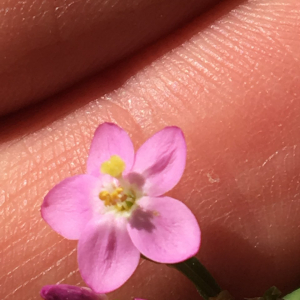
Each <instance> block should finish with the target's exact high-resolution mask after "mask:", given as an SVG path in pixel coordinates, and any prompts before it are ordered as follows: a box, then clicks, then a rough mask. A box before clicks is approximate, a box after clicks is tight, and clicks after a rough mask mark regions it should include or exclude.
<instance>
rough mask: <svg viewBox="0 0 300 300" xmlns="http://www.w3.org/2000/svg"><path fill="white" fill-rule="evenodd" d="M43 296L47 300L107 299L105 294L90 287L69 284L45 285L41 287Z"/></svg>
mask: <svg viewBox="0 0 300 300" xmlns="http://www.w3.org/2000/svg"><path fill="white" fill-rule="evenodd" d="M40 294H41V297H42V298H43V299H45V300H107V299H108V298H107V296H106V295H104V294H100V295H99V294H95V293H94V292H93V291H91V290H90V289H88V288H84V287H80V286H74V285H68V284H53V285H45V286H44V287H43V288H42V289H41V292H40Z"/></svg>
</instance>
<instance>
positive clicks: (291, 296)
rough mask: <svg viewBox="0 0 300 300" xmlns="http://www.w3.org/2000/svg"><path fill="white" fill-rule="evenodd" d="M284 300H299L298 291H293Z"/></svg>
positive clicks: (299, 294)
mask: <svg viewBox="0 0 300 300" xmlns="http://www.w3.org/2000/svg"><path fill="white" fill-rule="evenodd" d="M283 299H284V300H299V299H300V289H298V290H295V291H293V292H292V293H290V294H288V295H286V296H284V297H283Z"/></svg>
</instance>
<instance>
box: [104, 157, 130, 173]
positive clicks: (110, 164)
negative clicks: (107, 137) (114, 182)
mask: <svg viewBox="0 0 300 300" xmlns="http://www.w3.org/2000/svg"><path fill="white" fill-rule="evenodd" d="M124 170H125V163H124V161H123V160H122V158H121V157H120V156H118V155H113V156H111V158H110V159H109V160H107V161H105V162H104V163H103V164H102V165H101V173H103V174H108V175H110V176H112V177H119V176H121V175H122V173H123V171H124Z"/></svg>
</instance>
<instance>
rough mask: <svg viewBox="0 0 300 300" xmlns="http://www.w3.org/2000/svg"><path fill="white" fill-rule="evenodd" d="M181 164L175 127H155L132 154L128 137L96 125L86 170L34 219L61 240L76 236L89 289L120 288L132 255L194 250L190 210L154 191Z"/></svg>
mask: <svg viewBox="0 0 300 300" xmlns="http://www.w3.org/2000/svg"><path fill="white" fill-rule="evenodd" d="M185 161H186V144H185V140H184V136H183V133H182V131H181V130H180V129H179V128H178V127H166V128H164V129H163V130H161V131H159V132H157V133H156V134H155V135H154V136H152V137H151V138H150V139H148V140H147V141H146V142H145V143H144V144H143V145H142V146H141V147H140V149H139V150H138V151H137V152H136V154H134V148H133V145H132V142H131V140H130V138H129V136H128V134H127V133H126V132H125V131H124V130H123V129H121V128H120V127H118V126H117V125H115V124H111V123H104V124H102V125H100V126H99V127H98V128H97V130H96V132H95V136H94V138H93V141H92V145H91V148H90V153H89V157H88V161H87V173H86V174H84V175H76V176H73V177H70V178H67V179H65V180H63V181H62V182H61V183H59V184H58V185H56V186H55V187H54V188H53V189H52V190H50V192H49V193H48V194H47V195H46V197H45V199H44V202H43V204H42V209H41V212H42V216H43V218H44V220H45V221H46V222H47V223H48V224H49V225H50V226H51V227H52V228H53V229H54V230H55V231H57V232H58V233H59V234H61V235H62V236H64V237H65V238H67V239H73V240H79V242H78V264H79V270H80V273H81V275H82V277H83V279H84V280H85V282H86V283H87V284H88V285H89V286H90V287H91V288H92V289H93V290H94V291H96V292H97V293H106V292H110V291H112V290H115V289H117V288H118V287H120V286H121V285H122V284H123V283H124V282H125V281H126V280H127V279H128V278H129V277H130V276H131V275H132V273H133V272H134V271H135V269H136V267H137V265H138V263H139V258H140V253H142V254H143V255H144V256H146V257H148V258H149V259H151V260H154V261H156V262H160V263H177V262H180V261H184V260H186V259H188V258H190V257H191V256H193V255H195V254H196V253H197V252H198V250H199V246H200V228H199V225H198V223H197V221H196V219H195V217H194V215H193V214H192V212H191V211H190V210H189V209H188V208H187V207H186V206H185V205H184V204H183V203H182V202H180V201H178V200H176V199H173V198H171V197H166V196H162V195H163V194H164V193H166V192H167V191H169V190H171V189H172V188H173V187H174V186H175V185H176V184H177V183H178V181H179V180H180V178H181V176H182V173H183V171H184V167H185Z"/></svg>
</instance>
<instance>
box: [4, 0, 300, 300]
mask: <svg viewBox="0 0 300 300" xmlns="http://www.w3.org/2000/svg"><path fill="white" fill-rule="evenodd" d="M299 15H300V5H299V4H298V1H297V0H294V1H288V0H287V1H282V2H274V1H272V0H265V1H248V2H237V1H235V2H224V3H221V4H220V5H218V6H216V7H214V8H213V9H211V10H210V11H209V12H208V13H206V14H205V15H202V16H201V17H199V18H197V19H196V20H194V21H193V22H191V23H190V24H188V25H186V26H185V27H184V28H182V29H180V30H178V31H176V32H174V33H173V34H172V35H170V36H168V37H167V38H164V39H162V40H160V41H159V42H157V43H156V44H154V45H151V46H149V47H148V48H146V49H145V50H143V51H140V52H139V53H137V54H136V55H135V56H133V57H132V58H130V59H127V60H126V61H124V62H122V63H119V64H118V65H116V66H114V67H113V68H111V69H109V70H107V71H105V72H102V73H99V74H98V75H96V76H94V77H93V78H91V79H88V80H85V81H83V82H81V83H80V84H77V85H76V86H74V87H72V88H71V89H69V90H68V91H65V92H62V93H60V94H58V95H57V96H55V97H53V98H51V99H48V100H45V101H43V102H41V103H39V104H36V105H34V106H31V107H28V108H24V109H23V110H21V111H20V112H17V113H14V114H12V115H9V116H6V117H3V118H2V120H1V126H2V127H1V128H4V129H5V132H2V133H1V138H0V143H1V146H0V153H1V161H0V169H1V173H0V182H1V189H0V191H1V194H0V197H1V198H0V211H1V215H3V216H4V217H3V218H1V220H0V222H1V223H0V228H1V230H2V233H1V235H0V241H1V246H0V249H1V250H0V251H1V258H2V260H1V261H2V264H1V266H0V274H1V277H0V284H1V290H0V296H1V297H0V298H1V299H18V300H28V299H39V298H38V291H39V289H40V288H41V286H43V285H45V284H53V283H56V282H63V283H68V284H83V282H82V280H81V278H80V275H79V272H78V267H77V262H76V242H74V241H67V240H65V239H63V238H61V237H60V236H59V235H58V234H56V233H55V232H54V231H52V230H51V228H49V227H48V226H47V224H46V223H45V222H44V221H43V220H42V219H41V216H40V205H41V203H42V200H43V197H44V195H45V194H46V193H47V191H48V190H49V189H51V187H53V186H54V185H55V184H56V183H58V182H60V181H61V180H62V179H64V178H65V177H68V176H71V175H75V174H80V173H83V172H84V171H85V163H86V157H87V154H88V149H89V145H90V142H91V138H92V136H93V132H94V130H95V128H96V127H97V126H98V125H99V124H100V123H102V122H104V121H111V122H115V123H117V124H119V125H120V126H121V127H123V128H124V129H125V130H126V131H128V132H129V134H130V136H131V138H132V140H133V142H134V144H135V146H136V147H138V146H139V145H141V144H142V143H143V142H144V141H145V140H146V139H147V138H148V137H149V136H151V135H152V134H153V133H155V132H156V131H157V130H159V129H161V128H163V127H164V126H167V125H177V126H179V127H181V128H182V130H183V131H184V133H185V136H186V141H187V147H188V153H187V165H186V171H185V173H184V175H183V177H182V180H181V181H180V183H179V184H178V185H177V186H176V187H175V188H174V190H172V191H171V192H170V193H169V195H171V196H173V197H174V198H177V199H180V200H182V201H183V202H184V203H185V204H186V205H187V206H188V207H189V208H190V209H191V210H192V211H193V212H194V213H195V215H196V217H197V219H198V221H199V223H200V226H201V230H202V245H201V249H200V252H199V254H198V258H199V259H200V260H201V261H202V262H203V263H204V264H205V265H206V266H207V267H208V269H209V270H210V271H211V272H212V274H213V275H214V276H215V278H216V279H217V280H218V282H219V283H220V285H221V286H222V287H223V288H224V289H228V290H229V291H230V292H231V293H232V294H233V295H235V296H236V297H237V298H242V297H254V296H257V295H261V294H262V292H263V291H264V290H265V289H267V288H268V287H270V286H271V285H276V286H277V287H278V288H279V289H281V290H282V291H283V292H285V293H287V292H289V291H290V290H292V289H294V288H296V287H299V278H300V269H299V264H300V257H299V247H300V234H299V231H300V220H299V205H300V194H299V188H300V185H299V183H300V175H299V174H300V172H299V169H300V160H299V159H300V157H299V155H300V153H299V145H300V118H299V117H300V101H299V100H300V85H299V78H300V63H299V59H300V51H299V48H300V19H299ZM112 280H113V279H112ZM133 296H135V297H142V298H145V299H149V300H151V299H155V300H163V299H178V300H179V299H200V298H197V297H198V296H197V294H196V292H195V290H194V288H193V286H192V284H190V283H189V282H188V281H187V280H186V279H185V278H184V277H183V276H182V275H181V274H179V273H177V272H176V271H175V270H173V269H170V268H168V267H166V266H160V265H157V264H153V263H150V262H147V261H142V262H141V265H140V266H139V267H138V269H137V271H136V272H135V274H134V275H133V276H132V278H130V279H129V281H128V282H127V283H126V284H125V285H124V286H123V287H121V288H120V289H119V290H118V291H116V292H114V293H112V294H111V296H110V298H111V299H131V298H132V297H133Z"/></svg>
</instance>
